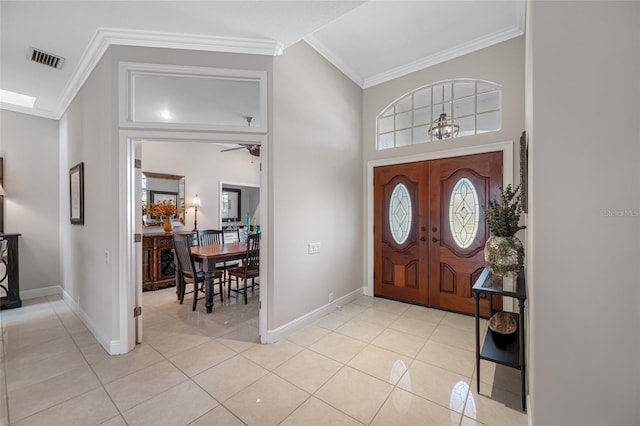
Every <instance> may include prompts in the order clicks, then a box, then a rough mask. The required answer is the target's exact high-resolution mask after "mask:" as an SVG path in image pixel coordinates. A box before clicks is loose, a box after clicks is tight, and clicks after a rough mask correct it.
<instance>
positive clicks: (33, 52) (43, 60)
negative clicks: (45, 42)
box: [27, 47, 64, 69]
mask: <svg viewBox="0 0 640 426" xmlns="http://www.w3.org/2000/svg"><path fill="white" fill-rule="evenodd" d="M27 59H29V60H31V61H33V62H37V63H39V64H42V65H46V66H48V67H52V68H56V69H60V68H62V64H63V63H64V58H63V57H61V56H56V55H52V54H51V53H47V52H44V51H42V50H39V49H36V48H33V47H30V48H29V54H28V56H27Z"/></svg>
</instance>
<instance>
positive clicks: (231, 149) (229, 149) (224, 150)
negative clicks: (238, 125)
mask: <svg viewBox="0 0 640 426" xmlns="http://www.w3.org/2000/svg"><path fill="white" fill-rule="evenodd" d="M239 149H245V147H244V146H239V147H237V148H227V149H223V150H222V151H220V152H228V151H237V150H239Z"/></svg>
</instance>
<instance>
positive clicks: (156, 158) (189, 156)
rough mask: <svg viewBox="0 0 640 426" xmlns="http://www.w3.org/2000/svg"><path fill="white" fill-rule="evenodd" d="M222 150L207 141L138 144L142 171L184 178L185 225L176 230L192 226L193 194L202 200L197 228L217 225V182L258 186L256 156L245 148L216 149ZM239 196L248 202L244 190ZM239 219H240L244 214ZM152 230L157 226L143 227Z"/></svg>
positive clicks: (218, 213)
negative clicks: (191, 204) (191, 203)
mask: <svg viewBox="0 0 640 426" xmlns="http://www.w3.org/2000/svg"><path fill="white" fill-rule="evenodd" d="M223 149H225V148H224V147H222V146H220V145H217V144H214V143H207V142H157V141H145V142H143V143H142V170H144V171H149V172H156V173H169V174H175V175H181V176H184V177H185V191H186V194H185V201H186V203H187V215H186V218H185V226H184V227H176V228H175V229H176V230H178V231H179V230H192V229H193V219H194V209H193V207H191V206H190V202H191V200H193V197H194V196H195V195H196V194H198V196H199V197H200V202H201V203H202V206H201V207H200V208H199V209H198V229H219V228H220V194H219V190H220V181H224V182H236V183H244V184H249V185H255V186H260V158H258V157H253V156H251V155H250V154H249V152H248V151H247V150H245V149H242V150H237V151H229V152H220V151H221V150H223ZM243 195H244V196H245V200H244V201H245V204H248V203H246V201H248V198H247V195H248V194H247V192H246V191H244V193H243ZM243 207H246V206H243ZM252 213H253V212H252ZM242 218H243V221H244V215H242ZM174 225H175V224H174ZM153 230H155V231H156V232H158V231H159V228H158V227H150V228H146V229H145V231H153Z"/></svg>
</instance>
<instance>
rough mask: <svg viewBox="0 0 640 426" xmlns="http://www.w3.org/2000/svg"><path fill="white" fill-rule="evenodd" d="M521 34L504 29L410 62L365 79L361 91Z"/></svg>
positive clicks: (517, 30) (511, 29) (518, 30)
mask: <svg viewBox="0 0 640 426" xmlns="http://www.w3.org/2000/svg"><path fill="white" fill-rule="evenodd" d="M522 34H524V30H523V29H522V28H519V27H516V26H513V27H509V28H505V29H503V30H501V31H497V32H495V33H493V34H489V35H487V36H484V37H481V38H478V39H475V40H472V41H470V42H467V43H463V44H460V45H458V46H456V47H453V48H451V49H447V50H444V51H442V52H439V53H437V54H435V55H430V56H427V57H425V58H422V59H419V60H417V61H414V62H411V63H409V64H407V65H403V66H401V67H398V68H394V69H392V70H389V71H385V72H383V73H380V74H377V75H374V76H371V77H368V78H365V79H364V83H363V84H362V85H361V86H362V88H363V89H367V88H369V87H373V86H376V85H378V84H381V83H384V82H387V81H390V80H394V79H396V78H400V77H403V76H405V75H407V74H411V73H412V72H415V71H420V70H422V69H425V68H429V67H432V66H434V65H437V64H441V63H443V62H446V61H448V60H451V59H454V58H458V57H460V56H464V55H467V54H469V53H473V52H475V51H477V50H480V49H484V48H486V47H489V46H493V45H494V44H498V43H502V42H503V41H507V40H510V39H512V38H515V37H518V36H521V35H522Z"/></svg>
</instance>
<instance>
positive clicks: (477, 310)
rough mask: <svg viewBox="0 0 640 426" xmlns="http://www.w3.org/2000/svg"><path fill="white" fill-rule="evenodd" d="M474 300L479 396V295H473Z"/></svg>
mask: <svg viewBox="0 0 640 426" xmlns="http://www.w3.org/2000/svg"><path fill="white" fill-rule="evenodd" d="M475 299H476V373H477V379H478V380H477V381H478V383H477V386H478V389H477V392H478V394H480V294H479V293H476V294H475Z"/></svg>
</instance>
